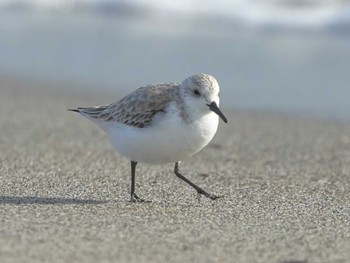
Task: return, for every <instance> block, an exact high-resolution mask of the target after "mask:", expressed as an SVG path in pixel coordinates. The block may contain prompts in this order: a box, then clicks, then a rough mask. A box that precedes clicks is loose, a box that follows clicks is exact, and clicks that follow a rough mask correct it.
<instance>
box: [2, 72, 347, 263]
mask: <svg viewBox="0 0 350 263" xmlns="http://www.w3.org/2000/svg"><path fill="white" fill-rule="evenodd" d="M46 85H50V84H49V83H35V82H27V81H25V80H16V79H11V78H5V77H2V78H0V86H1V87H0V109H1V110H0V133H1V136H0V163H1V167H0V262H1V263H6V262H52V263H54V262H276V263H280V262H281V263H282V262H308V263H309V262H315V263H319V262H335V263H340V262H350V210H349V209H350V195H349V192H350V123H348V124H346V123H341V122H337V121H325V120H323V121H321V120H315V119H310V118H300V117H292V116H282V115H276V114H266V113H265V114H262V113H254V112H238V111H237V112H227V111H226V115H227V116H228V118H229V119H230V123H229V124H228V125H225V124H224V123H221V124H220V127H219V132H218V134H217V136H216V137H215V139H214V141H213V142H212V143H211V144H210V145H209V146H208V147H207V148H206V149H205V150H203V151H202V152H201V153H199V154H198V155H196V156H195V157H193V158H192V159H190V160H186V161H184V162H183V164H182V172H183V173H184V174H185V175H187V176H188V178H189V179H191V180H192V181H194V182H196V183H197V184H198V185H200V186H202V187H203V188H204V189H206V190H208V191H209V192H212V193H215V194H224V198H222V199H219V200H216V201H211V200H208V199H206V198H203V197H202V198H201V199H200V201H199V200H198V199H197V195H196V192H195V191H194V190H192V189H191V188H189V187H188V186H187V185H185V184H184V183H183V182H181V181H180V180H179V179H177V178H176V177H175V176H174V175H173V173H172V169H173V166H172V165H160V166H149V165H139V166H138V178H137V193H138V195H139V196H141V197H143V198H145V199H148V200H153V202H152V203H143V204H134V203H130V202H128V200H129V184H130V175H129V169H130V168H129V161H128V160H127V159H124V158H122V157H121V156H120V155H118V154H116V153H114V152H113V150H112V149H111V147H110V146H109V143H108V141H107V138H106V136H105V134H104V133H103V132H102V131H100V130H99V129H98V128H97V127H95V126H94V125H93V124H92V123H90V122H88V121H86V120H85V119H83V118H80V117H79V116H78V115H76V114H74V113H72V112H68V111H66V110H65V109H66V108H68V107H75V106H83V105H88V106H90V105H95V104H104V103H108V102H112V101H113V100H114V99H118V98H120V96H121V95H122V94H117V93H116V94H115V95H112V96H111V94H98V93H97V92H96V93H95V94H94V93H90V94H81V93H79V91H73V90H72V89H71V88H72V87H70V86H69V85H66V86H65V87H64V89H62V90H60V89H55V88H51V89H47V88H46V87H45V86H46ZM222 93H224V91H222ZM223 110H225V109H223Z"/></svg>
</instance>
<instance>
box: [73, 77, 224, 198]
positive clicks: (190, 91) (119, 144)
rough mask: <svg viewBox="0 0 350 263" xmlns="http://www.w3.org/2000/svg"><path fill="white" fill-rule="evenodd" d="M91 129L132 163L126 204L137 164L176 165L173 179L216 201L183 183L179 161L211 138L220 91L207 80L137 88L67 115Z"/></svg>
mask: <svg viewBox="0 0 350 263" xmlns="http://www.w3.org/2000/svg"><path fill="white" fill-rule="evenodd" d="M69 110H71V111H75V112H79V113H80V114H81V115H83V116H84V117H86V118H88V119H89V120H91V121H93V122H94V123H96V124H97V125H98V126H99V127H100V128H102V129H103V130H105V131H106V133H107V134H108V135H109V138H110V141H111V144H112V145H113V147H114V148H115V149H116V150H117V151H118V152H119V153H120V154H122V155H124V156H125V157H127V158H129V159H130V160H131V201H144V200H142V199H141V198H139V197H138V196H137V195H136V194H135V170H136V165H137V163H138V162H141V163H149V164H160V163H175V167H174V173H175V174H176V176H177V177H178V178H180V179H181V180H183V181H185V182H186V183H187V184H189V185H190V186H192V187H193V188H194V189H196V190H197V192H198V193H199V194H202V195H204V196H206V197H208V198H210V199H212V200H214V199H216V198H218V196H216V195H212V194H209V193H207V192H206V191H204V190H203V189H202V188H200V187H198V186H197V185H195V184H194V183H192V182H191V181H190V180H188V179H187V178H185V177H184V176H183V175H182V174H181V173H180V170H179V164H180V161H182V160H184V159H186V158H188V157H190V156H192V155H194V154H195V153H197V152H199V151H200V150H201V149H203V148H204V147H205V146H206V145H207V144H208V143H209V142H210V141H211V139H212V138H213V137H214V135H215V133H216V130H217V127H218V124H219V117H220V118H221V119H222V120H223V121H224V122H226V123H227V119H226V117H225V116H224V114H223V113H222V112H221V110H220V109H219V85H218V82H217V81H216V79H215V78H214V77H212V76H210V75H208V74H203V73H200V74H196V75H193V76H191V77H189V78H187V79H185V80H184V81H182V82H181V83H177V84H176V83H168V84H156V85H148V86H144V87H141V88H139V89H137V90H135V91H134V92H132V93H131V94H129V95H127V96H126V97H124V98H123V99H121V100H119V101H117V102H115V103H112V104H110V105H107V106H96V107H88V108H80V107H79V108H77V109H69Z"/></svg>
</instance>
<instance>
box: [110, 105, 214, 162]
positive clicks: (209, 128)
mask: <svg viewBox="0 0 350 263" xmlns="http://www.w3.org/2000/svg"><path fill="white" fill-rule="evenodd" d="M218 122H219V118H218V116H217V115H216V114H215V113H213V112H208V113H206V114H203V115H202V116H200V117H199V118H196V119H195V120H192V121H191V122H189V123H187V122H185V121H184V120H183V119H182V117H181V116H180V114H179V112H178V110H177V109H175V106H174V107H173V110H168V111H167V113H160V114H158V116H156V120H155V121H154V122H153V123H152V125H150V126H147V127H145V128H135V127H131V126H127V125H124V124H120V123H115V124H113V125H111V126H110V127H109V128H108V129H106V130H107V133H108V134H109V137H110V140H111V143H112V145H113V147H114V148H115V149H116V150H117V151H118V152H120V153H121V154H122V155H124V156H126V157H128V158H130V159H131V160H133V161H136V162H143V163H150V164H159V163H171V162H177V161H181V160H183V159H185V158H187V157H189V156H192V155H194V154H195V153H197V152H199V151H200V150H201V149H202V148H203V147H205V146H206V145H207V144H208V143H209V142H210V141H211V139H212V138H213V137H214V135H215V133H216V130H217V127H218Z"/></svg>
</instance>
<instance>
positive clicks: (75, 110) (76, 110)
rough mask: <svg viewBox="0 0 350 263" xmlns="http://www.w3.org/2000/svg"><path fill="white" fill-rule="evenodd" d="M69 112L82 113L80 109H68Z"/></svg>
mask: <svg viewBox="0 0 350 263" xmlns="http://www.w3.org/2000/svg"><path fill="white" fill-rule="evenodd" d="M67 110H69V111H74V112H80V111H79V110H78V109H67Z"/></svg>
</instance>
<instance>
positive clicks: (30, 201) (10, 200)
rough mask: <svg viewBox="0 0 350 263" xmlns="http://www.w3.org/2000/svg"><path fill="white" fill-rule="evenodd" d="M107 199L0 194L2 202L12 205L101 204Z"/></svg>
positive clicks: (0, 201)
mask: <svg viewBox="0 0 350 263" xmlns="http://www.w3.org/2000/svg"><path fill="white" fill-rule="evenodd" d="M105 203H107V201H103V200H92V199H75V198H54V197H32V196H0V205H1V204H12V205H36V204H39V205H72V204H73V205H99V204H105Z"/></svg>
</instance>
